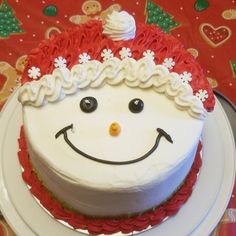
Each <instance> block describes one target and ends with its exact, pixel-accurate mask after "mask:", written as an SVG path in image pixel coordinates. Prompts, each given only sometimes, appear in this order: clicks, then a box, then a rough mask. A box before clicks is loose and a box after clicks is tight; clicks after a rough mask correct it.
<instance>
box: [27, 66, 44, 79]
mask: <svg viewBox="0 0 236 236" xmlns="http://www.w3.org/2000/svg"><path fill="white" fill-rule="evenodd" d="M40 75H41V73H40V69H39V68H38V67H35V66H32V67H31V68H30V69H29V70H28V76H29V77H30V78H31V79H37V78H38V77H40Z"/></svg>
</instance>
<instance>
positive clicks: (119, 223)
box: [18, 127, 202, 235]
mask: <svg viewBox="0 0 236 236" xmlns="http://www.w3.org/2000/svg"><path fill="white" fill-rule="evenodd" d="M18 143H19V151H18V158H19V162H20V165H21V166H22V168H23V171H22V178H23V180H24V182H25V183H26V184H27V185H28V186H29V188H30V191H31V193H32V194H33V195H34V197H35V198H37V199H38V200H39V202H40V203H41V205H42V206H43V207H44V208H45V209H47V210H48V211H49V212H50V214H51V215H52V216H53V217H54V218H55V219H56V220H62V221H64V222H66V223H68V224H69V225H70V226H71V227H72V228H74V229H80V230H87V231H88V232H89V233H90V234H94V235H98V234H114V233H117V232H122V233H125V234H128V233H131V232H133V231H143V230H145V229H147V228H148V227H149V226H156V225H158V224H160V223H161V222H163V221H164V220H165V219H166V218H167V217H171V216H173V215H175V214H176V213H177V212H178V211H179V210H180V208H181V206H182V205H183V204H184V203H185V202H186V201H187V200H188V198H189V197H190V196H191V193H192V191H193V187H194V185H195V183H196V180H197V175H198V173H199V170H200V168H201V165H202V160H201V154H200V152H201V149H202V144H201V142H199V145H198V149H197V153H196V156H195V160H194V162H193V165H192V167H191V170H190V172H189V174H188V176H187V177H186V179H185V181H184V183H183V185H182V186H181V187H180V188H179V189H178V191H177V192H176V193H175V194H174V195H173V196H172V197H171V198H170V199H169V200H168V201H166V202H165V203H163V204H162V205H160V206H158V207H157V208H155V209H153V210H149V211H147V212H144V213H142V214H140V215H136V216H132V217H129V218H127V217H126V218H118V219H116V218H99V219H96V218H91V217H88V216H85V215H82V214H78V213H75V212H74V211H72V210H68V209H67V208H65V207H63V206H62V204H61V203H60V202H59V201H58V200H56V199H55V198H54V197H52V196H51V194H50V193H49V192H48V190H47V189H46V188H45V187H44V186H43V184H42V183H41V182H40V180H39V179H38V177H37V175H36V173H35V172H34V171H33V168H32V166H31V163H30V160H29V155H28V150H27V144H26V140H25V135H24V129H23V127H21V131H20V137H19V139H18Z"/></svg>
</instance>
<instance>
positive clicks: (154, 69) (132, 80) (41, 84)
mask: <svg viewBox="0 0 236 236" xmlns="http://www.w3.org/2000/svg"><path fill="white" fill-rule="evenodd" d="M122 82H124V83H125V84H126V85H127V86H129V87H139V88H142V89H146V88H152V89H154V90H155V91H156V92H157V93H163V94H164V95H165V96H167V97H168V98H170V99H171V100H173V101H174V102H175V104H176V106H177V108H179V109H180V110H187V111H188V113H189V114H190V115H191V116H193V117H195V118H199V119H203V118H204V117H205V116H206V113H207V112H206V110H205V109H204V107H203V104H202V102H201V101H200V100H199V99H198V98H197V97H196V96H194V95H193V91H192V88H191V86H190V85H189V84H186V83H183V82H182V81H181V79H180V76H179V75H178V74H177V73H174V72H171V73H170V72H169V70H168V69H167V68H166V67H165V66H163V65H156V64H155V63H154V62H153V61H152V60H150V59H149V58H147V57H144V58H142V59H140V60H138V61H136V60H135V59H133V58H127V59H124V60H120V59H118V58H115V57H114V58H111V59H109V60H107V61H105V62H103V63H101V62H99V61H96V60H93V61H89V62H88V63H86V64H77V65H74V66H73V67H72V69H71V71H69V70H68V69H59V68H57V69H55V70H54V71H53V73H52V74H51V75H44V76H43V77H42V78H41V79H40V80H37V81H32V82H28V83H26V84H24V85H23V86H22V87H21V88H20V90H19V95H18V100H19V101H20V102H21V103H22V104H23V105H32V106H35V107H38V106H42V105H44V104H46V103H47V102H55V101H59V100H62V99H63V98H64V97H65V96H66V95H68V94H73V93H76V92H78V91H79V90H80V89H85V88H87V87H91V88H99V87H102V86H103V85H104V84H106V83H107V84H109V85H118V84H120V83H122Z"/></svg>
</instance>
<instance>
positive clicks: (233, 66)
mask: <svg viewBox="0 0 236 236" xmlns="http://www.w3.org/2000/svg"><path fill="white" fill-rule="evenodd" d="M230 65H231V69H232V71H233V76H234V77H235V76H236V61H230Z"/></svg>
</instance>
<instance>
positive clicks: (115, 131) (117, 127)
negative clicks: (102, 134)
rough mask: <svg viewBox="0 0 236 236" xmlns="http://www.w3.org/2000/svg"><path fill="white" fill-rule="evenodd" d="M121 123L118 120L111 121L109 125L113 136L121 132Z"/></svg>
mask: <svg viewBox="0 0 236 236" xmlns="http://www.w3.org/2000/svg"><path fill="white" fill-rule="evenodd" d="M120 130H121V128H120V125H119V124H118V123H117V122H113V123H111V125H110V127H109V133H110V135H111V136H117V135H119V133H120Z"/></svg>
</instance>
